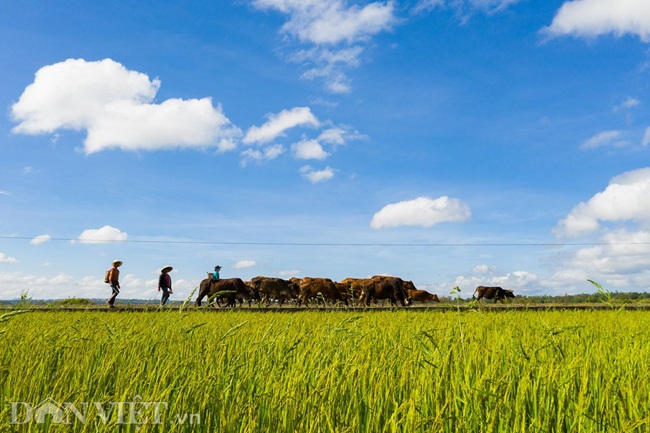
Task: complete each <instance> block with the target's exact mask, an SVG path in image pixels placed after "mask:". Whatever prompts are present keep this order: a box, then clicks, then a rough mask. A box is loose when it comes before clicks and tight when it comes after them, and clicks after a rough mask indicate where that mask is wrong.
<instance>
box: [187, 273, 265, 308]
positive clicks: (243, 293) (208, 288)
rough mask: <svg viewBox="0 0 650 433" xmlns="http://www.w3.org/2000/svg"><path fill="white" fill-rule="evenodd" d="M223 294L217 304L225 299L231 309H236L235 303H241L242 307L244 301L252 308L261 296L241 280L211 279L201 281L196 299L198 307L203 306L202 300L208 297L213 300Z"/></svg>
mask: <svg viewBox="0 0 650 433" xmlns="http://www.w3.org/2000/svg"><path fill="white" fill-rule="evenodd" d="M219 292H222V293H223V296H219V297H218V298H217V304H218V305H219V306H221V304H220V303H219V301H220V300H223V299H225V300H226V305H227V306H229V307H234V306H235V305H236V304H235V301H239V305H241V304H242V303H243V302H244V300H247V301H248V306H249V307H250V305H251V303H252V301H253V300H259V294H256V293H255V290H254V289H253V288H252V287H250V286H248V285H247V284H246V283H244V282H243V281H242V279H241V278H227V279H224V280H213V279H211V278H206V279H205V280H203V281H201V285H200V286H199V296H198V298H196V306H197V307H200V306H201V300H202V299H203V298H204V297H205V296H207V297H208V299H211V298H212V297H214V296H215V295H217V294H219Z"/></svg>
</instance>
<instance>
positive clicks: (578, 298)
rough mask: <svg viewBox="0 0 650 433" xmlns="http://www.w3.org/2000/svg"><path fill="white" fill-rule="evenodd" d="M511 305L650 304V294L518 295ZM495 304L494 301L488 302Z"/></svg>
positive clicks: (443, 298) (470, 299)
mask: <svg viewBox="0 0 650 433" xmlns="http://www.w3.org/2000/svg"><path fill="white" fill-rule="evenodd" d="M515 295H516V298H515V299H511V300H510V302H511V303H517V304H592V303H593V304H597V303H603V302H612V303H618V304H633V303H650V292H595V293H580V294H577V295H568V294H566V295H555V296H552V295H537V296H524V295H517V292H516V291H515ZM440 301H441V302H443V303H444V302H456V300H455V298H450V297H446V296H440ZM460 301H461V302H462V301H465V302H471V301H472V298H460ZM481 302H482V301H481ZM487 302H490V303H491V302H493V301H487Z"/></svg>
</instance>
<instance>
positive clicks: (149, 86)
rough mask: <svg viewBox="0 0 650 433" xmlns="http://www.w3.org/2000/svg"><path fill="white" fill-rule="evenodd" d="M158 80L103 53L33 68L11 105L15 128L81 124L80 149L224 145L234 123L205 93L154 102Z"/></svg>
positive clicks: (233, 134)
mask: <svg viewBox="0 0 650 433" xmlns="http://www.w3.org/2000/svg"><path fill="white" fill-rule="evenodd" d="M159 87H160V80H158V79H154V80H151V79H149V77H148V76H147V75H146V74H143V73H140V72H137V71H130V70H128V69H127V68H126V67H124V66H123V65H121V64H120V63H118V62H115V61H113V60H111V59H104V60H101V61H86V60H83V59H68V60H66V61H64V62H60V63H55V64H53V65H49V66H45V67H43V68H41V69H40V70H38V72H37V73H36V76H35V78H34V82H33V83H32V84H30V85H29V86H28V87H27V88H26V89H25V91H24V92H23V94H22V95H21V96H20V98H19V100H18V101H17V102H16V103H15V104H13V106H12V108H11V113H12V116H13V119H14V120H15V121H16V122H18V125H17V126H15V127H14V128H13V132H14V133H17V134H45V133H55V132H57V131H59V130H66V129H69V130H75V131H86V132H87V137H86V139H85V141H84V150H85V152H86V153H88V154H91V153H95V152H100V151H102V150H106V149H110V148H120V149H123V150H132V151H137V150H157V149H169V148H203V147H216V148H218V149H219V150H220V151H227V150H232V149H233V148H234V147H235V140H236V139H237V138H238V137H239V136H240V135H241V131H240V130H239V129H238V128H237V127H235V126H233V125H232V124H231V123H230V121H229V120H228V118H226V116H225V115H224V114H223V111H222V109H221V107H220V106H217V107H215V106H213V104H212V100H211V99H210V98H203V99H189V100H184V99H168V100H166V101H163V102H161V103H154V102H153V101H154V98H155V96H156V94H157V92H158V89H159Z"/></svg>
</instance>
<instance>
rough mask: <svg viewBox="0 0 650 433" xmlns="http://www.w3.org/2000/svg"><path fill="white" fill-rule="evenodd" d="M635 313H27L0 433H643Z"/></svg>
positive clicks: (645, 368) (649, 406)
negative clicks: (193, 432) (50, 432)
mask: <svg viewBox="0 0 650 433" xmlns="http://www.w3.org/2000/svg"><path fill="white" fill-rule="evenodd" d="M649 343H650V314H649V313H648V312H644V311H623V310H616V309H611V310H605V311H588V310H587V311H499V312H495V311H485V310H472V311H410V310H406V309H396V310H394V311H366V312H358V311H314V310H311V311H301V312H293V313H289V312H264V311H261V312H238V311H227V312H225V311H221V312H218V313H215V312H210V311H197V310H189V311H182V310H178V309H174V310H167V311H159V312H118V313H107V312H99V311H80V312H67V311H55V312H47V311H29V312H25V313H18V314H16V313H6V314H4V316H2V319H0V347H1V350H0V400H1V401H0V403H1V406H0V431H1V432H5V431H6V432H14V431H16V432H22V431H24V432H32V431H33V432H42V431H53V432H55V431H56V432H58V431H65V432H103V431H110V432H113V431H114V432H190V431H196V432H199V431H200V432H368V433H370V432H373V433H375V432H605V431H608V432H609V431H611V432H646V431H650V424H649V421H650V344H649Z"/></svg>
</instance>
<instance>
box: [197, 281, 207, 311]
mask: <svg viewBox="0 0 650 433" xmlns="http://www.w3.org/2000/svg"><path fill="white" fill-rule="evenodd" d="M206 286H207V284H201V285H200V286H199V296H198V297H197V298H196V306H197V307H200V306H201V300H202V299H203V297H204V296H205V295H206V294H207V293H206V290H205V289H206Z"/></svg>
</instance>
